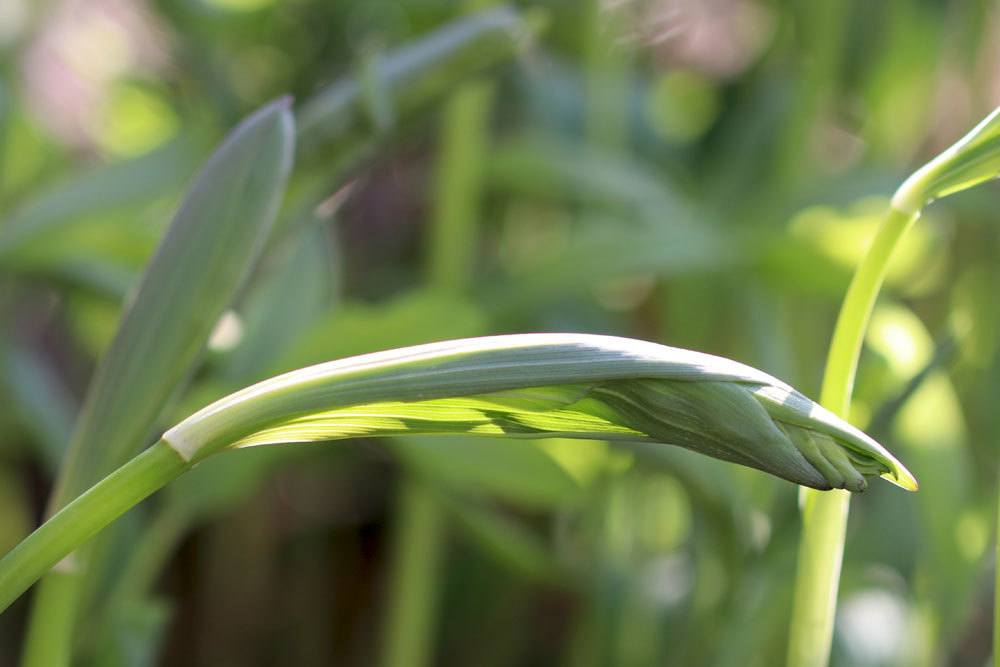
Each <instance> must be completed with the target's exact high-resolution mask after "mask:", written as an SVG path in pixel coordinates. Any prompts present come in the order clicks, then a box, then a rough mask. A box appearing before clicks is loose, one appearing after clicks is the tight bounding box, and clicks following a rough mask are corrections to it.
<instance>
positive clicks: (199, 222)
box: [52, 98, 294, 509]
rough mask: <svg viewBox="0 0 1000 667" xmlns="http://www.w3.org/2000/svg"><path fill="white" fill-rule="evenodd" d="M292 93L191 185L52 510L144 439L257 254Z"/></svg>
mask: <svg viewBox="0 0 1000 667" xmlns="http://www.w3.org/2000/svg"><path fill="white" fill-rule="evenodd" d="M289 107H290V100H289V99H287V98H285V99H281V100H278V101H276V102H273V103H271V104H269V105H268V106H266V107H264V108H263V109H261V110H259V111H258V112H256V113H255V114H253V115H252V116H250V117H249V118H247V119H246V120H245V121H244V122H243V123H241V124H240V125H239V126H238V127H237V128H236V129H235V130H233V132H232V133H231V134H230V135H229V137H228V138H227V139H226V141H225V142H224V143H223V144H222V145H221V146H220V147H219V148H218V150H217V151H216V152H215V154H214V155H213V156H212V157H211V158H210V159H209V161H208V162H207V164H206V165H205V167H204V168H203V169H202V171H201V173H200V174H199V175H198V177H197V178H196V179H195V181H194V183H193V184H192V185H191V187H190V188H189V190H188V193H187V196H186V197H185V199H184V202H183V204H182V205H181V207H180V209H179V210H178V212H177V214H176V216H175V218H174V220H173V222H172V223H171V225H170V228H169V230H168V231H167V233H166V236H165V237H164V239H163V240H162V242H161V243H160V246H159V248H158V249H157V251H156V254H155V256H154V257H153V259H152V261H151V262H150V264H149V266H148V267H147V269H146V272H145V275H144V276H143V278H142V281H141V283H140V285H139V287H138V289H137V290H136V292H135V294H134V295H133V296H132V297H131V299H130V303H129V304H128V306H127V309H126V312H125V315H124V317H123V319H122V322H121V324H120V326H119V329H118V332H117V334H116V335H115V338H114V340H113V342H112V343H111V347H110V348H109V349H108V351H107V353H106V354H105V355H104V357H103V358H102V359H101V361H100V363H99V365H98V368H97V370H96V372H95V375H94V378H93V380H92V383H91V386H90V388H89V390H88V393H87V397H86V402H85V405H84V408H83V412H82V414H81V416H80V419H79V421H78V423H77V426H76V429H75V432H74V437H73V441H72V443H71V445H70V451H69V454H68V458H67V460H66V463H65V465H64V466H63V469H62V471H61V476H60V479H59V482H58V486H57V491H56V493H55V495H54V497H53V503H52V504H53V508H54V509H57V508H58V507H61V506H62V505H64V504H65V503H66V502H67V501H68V500H70V499H72V498H73V497H74V496H76V495H78V494H79V493H81V492H83V491H84V490H85V489H86V488H87V487H88V486H89V485H90V484H92V483H93V482H95V481H97V479H99V478H100V476H101V475H103V474H104V473H106V472H108V471H109V470H110V469H112V468H113V467H114V466H116V465H118V464H120V463H121V462H123V461H124V460H126V459H127V458H128V456H129V455H130V454H132V453H133V451H134V450H135V449H137V448H139V447H141V446H142V444H143V443H144V442H145V440H146V437H147V436H148V435H149V432H150V429H151V427H152V425H153V422H154V421H155V419H156V417H157V416H158V414H159V412H160V411H161V410H162V408H163V405H164V403H165V401H166V400H167V398H168V397H169V396H170V394H171V392H173V391H174V389H175V388H176V387H177V385H178V384H179V383H180V382H181V381H182V380H183V379H184V377H185V376H187V375H188V374H189V373H190V371H191V368H192V366H193V364H194V362H195V360H196V359H197V357H198V354H199V352H200V351H201V349H202V347H203V346H204V344H205V341H206V340H207V338H208V336H209V334H210V333H211V331H212V327H213V326H214V325H215V322H216V320H217V319H218V317H219V315H220V314H221V313H222V312H223V310H224V309H225V308H226V306H227V305H228V304H229V303H230V301H231V300H232V298H233V295H234V294H235V292H236V291H237V289H238V288H239V286H240V284H241V283H242V281H243V279H244V278H245V276H246V275H247V272H248V270H249V268H250V266H251V265H252V264H253V262H254V261H255V259H256V258H257V256H258V254H259V252H260V250H261V248H262V246H263V244H264V241H265V240H266V238H267V236H268V233H269V231H270V229H271V225H272V223H273V221H274V218H275V215H276V213H277V209H278V205H279V203H280V201H281V197H282V194H283V192H284V188H285V183H286V180H287V178H288V173H289V171H290V169H291V164H292V152H293V147H294V123H293V119H292V115H291V112H290V109H289Z"/></svg>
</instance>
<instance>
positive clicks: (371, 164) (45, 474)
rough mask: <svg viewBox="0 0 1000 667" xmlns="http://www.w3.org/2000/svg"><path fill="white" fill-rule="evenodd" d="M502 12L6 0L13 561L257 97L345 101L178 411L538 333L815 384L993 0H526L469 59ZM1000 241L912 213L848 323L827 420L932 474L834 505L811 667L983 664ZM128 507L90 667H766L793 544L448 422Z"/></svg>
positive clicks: (770, 495) (988, 86) (990, 43)
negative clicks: (369, 365) (98, 381)
mask: <svg viewBox="0 0 1000 667" xmlns="http://www.w3.org/2000/svg"><path fill="white" fill-rule="evenodd" d="M489 4H490V3H487V2H466V3H459V2H448V1H445V0H405V1H404V0H395V1H394V0H354V1H351V0H340V1H338V2H324V1H322V0H144V1H141V2H140V1H137V0H46V1H42V2H36V1H34V0H2V1H0V552H3V551H6V550H7V549H8V548H10V547H11V546H13V545H14V544H15V543H17V542H18V541H19V540H20V539H22V538H23V537H24V536H25V535H26V534H27V533H28V532H29V530H30V529H31V528H32V527H33V526H34V525H35V524H36V523H37V522H38V521H39V520H40V519H41V517H42V515H43V512H44V504H45V499H46V498H47V496H48V493H49V490H50V487H51V483H52V480H53V476H54V471H55V470H56V468H57V466H58V465H59V461H60V459H61V456H62V452H63V449H64V448H65V446H66V443H67V441H68V439H69V434H70V431H71V429H72V424H73V420H74V417H75V414H76V412H77V410H78V407H79V405H80V402H81V399H82V397H83V395H84V392H85V391H86V388H87V384H88V380H89V377H90V374H91V372H92V369H93V368H94V365H95V362H96V359H98V358H99V356H100V354H101V352H102V350H103V349H104V348H105V347H106V346H107V345H108V343H109V342H110V339H111V337H112V335H113V334H114V331H115V327H116V324H117V321H118V318H119V315H120V313H121V307H122V303H123V301H124V299H125V298H126V296H127V295H128V294H129V292H130V290H131V289H132V288H133V286H134V285H135V283H136V280H137V278H138V276H139V275H140V273H141V270H142V268H143V266H144V265H145V263H146V261H147V260H148V258H149V256H150V254H151V252H152V250H153V249H154V247H155V245H156V242H157V240H158V239H159V237H160V235H161V234H162V232H163V230H164V228H165V226H166V225H167V224H168V223H169V221H170V218H171V216H172V214H173V211H174V210H175V207H176V205H177V203H178V200H179V197H180V195H181V193H182V192H183V189H184V187H185V185H186V184H187V183H188V182H190V180H191V178H192V177H193V175H194V174H195V172H196V170H197V168H198V165H199V164H200V163H201V162H202V161H203V160H204V159H205V158H206V157H207V156H208V155H209V154H210V152H211V150H212V147H213V146H214V145H215V143H216V142H218V141H219V140H220V138H221V137H222V136H223V135H224V133H225V132H226V131H227V130H228V129H229V128H231V127H232V126H233V125H234V124H235V123H236V122H238V120H239V119H240V118H242V117H243V116H244V115H246V114H247V113H249V112H250V111H252V110H253V109H255V108H257V107H258V106H260V105H261V104H263V103H264V102H266V101H268V100H270V99H273V98H275V97H277V96H280V95H282V94H285V93H291V94H293V95H294V96H295V97H296V99H297V103H301V102H303V101H305V100H309V99H310V98H311V96H313V95H315V94H316V93H317V91H321V90H324V89H328V87H329V86H331V85H334V86H338V85H339V86H341V87H340V88H337V89H336V90H340V91H341V93H342V95H341V96H342V98H343V99H342V100H341V102H342V103H343V105H344V109H345V111H344V113H343V117H344V122H343V127H341V128H340V129H338V130H337V132H336V133H335V134H336V136H335V137H334V139H335V141H332V142H329V141H328V142H326V143H323V145H322V146H312V145H300V146H299V148H298V152H299V155H298V160H297V164H296V169H295V173H294V175H293V180H292V184H291V188H290V190H289V194H288V196H287V197H286V199H285V205H284V208H283V210H282V213H281V215H280V218H279V223H278V225H277V229H276V231H275V234H274V237H273V238H272V240H271V242H270V243H269V245H268V248H267V250H266V251H265V254H264V256H263V259H262V260H261V262H260V263H259V265H258V266H257V267H255V270H254V272H253V275H252V277H251V279H250V281H249V282H248V284H247V286H246V287H245V289H244V290H243V291H242V293H241V294H240V296H239V298H238V299H237V300H236V302H234V303H233V306H232V310H231V311H230V312H228V313H227V314H226V315H225V316H224V317H223V318H222V320H220V322H219V325H218V326H217V327H216V330H215V333H214V334H213V336H212V339H211V341H210V342H209V344H208V350H207V351H206V353H205V355H204V357H203V360H202V362H201V364H200V365H199V367H198V369H197V371H196V372H195V374H194V375H193V376H192V377H191V379H190V381H189V382H188V384H187V385H186V386H185V387H184V389H183V391H182V392H180V393H179V395H178V396H177V397H176V399H175V401H173V402H172V404H171V405H169V406H165V409H164V414H163V419H162V423H163V425H164V426H167V425H169V424H171V423H173V422H174V421H176V420H177V419H179V418H181V417H183V416H186V415H187V414H189V413H190V412H191V411H193V410H194V409H196V408H198V407H200V406H202V405H204V404H205V403H207V402H208V401H210V400H213V399H214V398H216V397H218V396H220V395H223V394H225V393H227V392H229V391H232V390H234V389H237V388H239V387H241V386H245V385H246V384H249V383H251V382H253V381H256V380H259V379H262V378H265V377H268V376H270V375H272V374H274V373H276V372H279V371H282V370H287V369H291V368H296V367H299V366H302V365H305V364H308V363H313V362H317V361H322V360H327V359H332V358H337V357H342V356H347V355H351V354H357V353H362V352H367V351H372V350H378V349H385V348H390V347H395V346H401V345H408V344H415V343H421V342H427V341H433V340H439V339H446V338H457V337H465V336H474V335H482V334H489V333H505V332H524V331H579V332H599V333H611V334H618V335H625V336H632V337H638V338H644V339H649V340H655V341H659V342H663V343H666V344H669V345H674V346H679V347H688V348H694V349H697V350H702V351H705V352H710V353H714V354H720V355H724V356H728V357H732V358H735V359H737V360H740V361H743V362H745V363H748V364H751V365H753V366H756V367H759V368H761V369H763V370H765V371H767V372H769V373H771V374H773V375H776V376H778V377H780V378H782V379H784V380H786V381H788V382H789V383H791V384H793V385H794V386H796V387H797V388H799V389H800V390H802V391H803V392H804V393H806V394H807V395H809V396H811V397H814V398H815V397H817V394H818V389H819V384H820V379H821V375H822V370H823V363H824V357H825V350H826V347H827V345H828V343H829V338H830V333H831V330H832V326H833V322H834V317H835V315H836V312H837V308H838V305H839V302H840V299H841V297H842V295H843V293H844V290H845V288H846V285H847V281H848V279H849V277H850V274H851V271H852V268H853V267H854V266H855V264H856V263H857V261H858V260H859V259H860V257H861V254H862V253H863V252H864V250H865V246H866V241H867V239H868V238H869V237H870V236H871V234H872V233H873V230H874V228H875V226H876V224H877V223H878V220H879V216H880V215H881V214H882V212H883V211H884V210H885V207H886V205H887V202H888V196H889V195H891V193H892V191H893V190H894V189H895V187H896V186H897V185H898V184H899V183H900V182H901V181H902V179H903V178H905V176H906V175H907V174H909V173H910V172H911V171H912V170H913V169H915V168H916V167H918V166H920V165H921V164H922V163H923V161H925V160H926V159H928V158H929V157H931V156H933V155H934V154H935V153H936V152H937V151H939V150H941V149H942V148H944V147H946V146H947V145H949V144H950V143H951V142H953V141H954V140H955V139H957V138H958V137H959V136H961V135H962V134H964V132H965V131H966V130H967V129H968V128H970V127H971V126H972V125H974V124H975V123H976V122H978V120H979V119H981V118H982V117H983V116H984V115H985V114H986V113H987V112H989V111H990V110H991V109H993V108H994V107H995V106H996V105H998V104H1000V42H998V41H997V39H996V35H997V34H1000V3H997V2H996V1H995V0H965V1H957V0H953V1H945V0H889V1H886V2H868V1H867V0H813V1H810V2H793V1H783V0H710V1H709V0H548V1H544V0H539V1H537V2H527V1H526V2H520V3H517V4H516V5H515V6H514V7H513V9H512V10H509V11H515V12H518V14H519V16H520V18H517V17H514V18H515V19H516V21H517V22H518V23H519V25H520V26H521V28H523V30H521V29H519V30H518V31H517V32H516V34H515V33H514V32H511V31H509V30H504V31H500V32H501V33H502V35H501V37H500V38H498V37H497V36H496V34H493V33H490V34H492V36H490V34H486V33H484V35H485V36H484V37H482V38H480V37H476V36H475V35H474V34H473V35H472V36H471V37H470V36H469V35H468V34H466V35H465V37H466V38H467V39H466V40H465V42H463V43H461V44H459V43H458V42H457V41H456V39H454V37H455V34H454V32H449V28H448V27H447V26H449V25H452V24H453V23H454V22H455V21H463V20H464V21H468V20H475V19H468V18H467V17H468V15H469V13H470V12H471V11H473V10H479V9H482V8H485V7H486V6H488V5H489ZM504 15H505V16H508V17H510V16H512V15H509V14H504ZM466 25H468V24H466ZM442 31H443V32H442ZM495 32H496V31H494V33H495ZM449 40H450V41H449ZM498 45H499V46H498ZM452 52H454V53H455V54H457V56H456V57H440V58H438V59H437V60H435V54H437V55H438V56H440V55H441V54H444V55H445V56H447V54H448V53H452ZM428 54H430V55H428ZM338 81H340V82H341V83H340V84H337V83H336V82H338ZM416 84H419V85H416ZM299 108H301V106H299ZM998 217H1000V187H997V185H995V184H989V185H987V186H985V187H981V188H978V189H976V190H974V191H971V192H968V193H965V194H962V195H959V196H956V197H954V198H951V199H949V200H948V201H947V202H945V203H941V204H936V205H934V206H932V207H931V208H930V209H929V211H928V212H927V215H926V216H925V217H924V218H923V219H922V220H921V221H920V222H919V224H917V225H916V226H915V228H914V229H913V230H912V232H911V233H910V235H909V236H908V237H907V239H906V241H905V243H904V245H903V247H902V248H901V250H900V251H899V253H898V256H897V257H896V259H895V262H894V265H893V267H892V270H891V273H890V276H889V279H888V283H887V286H886V289H885V291H884V294H883V297H882V298H881V300H880V302H879V304H878V307H877V310H876V312H875V315H874V318H873V321H872V327H871V331H870V334H869V336H868V339H867V345H866V347H865V349H864V352H863V356H862V361H861V368H860V373H859V378H858V386H857V391H856V402H855V404H854V406H853V414H852V420H853V422H854V423H856V424H858V425H859V426H861V427H863V428H865V429H866V430H868V432H869V433H871V434H872V435H873V436H875V437H876V438H878V439H880V440H881V441H882V442H883V443H885V444H886V446H887V447H889V448H890V449H891V450H892V451H894V452H895V453H896V454H897V455H898V456H899V457H900V458H901V459H902V460H903V461H904V462H906V464H907V465H908V467H909V468H910V469H911V470H912V471H913V472H914V473H915V474H916V476H917V477H918V479H919V480H920V482H921V490H920V492H919V493H918V494H915V495H912V494H907V493H904V492H903V491H901V490H899V489H897V488H895V487H892V486H890V485H889V484H883V483H873V484H872V485H871V488H870V490H869V491H868V492H867V493H865V494H864V495H862V496H856V497H855V500H854V503H853V507H852V516H851V521H850V525H849V532H848V543H847V550H846V555H845V561H844V570H843V580H842V587H841V594H840V606H839V610H838V615H837V625H836V631H835V638H834V656H833V664H835V665H859V666H866V665H873V666H874V665H963V666H964V665H970V666H979V665H984V664H986V662H987V660H988V659H989V657H990V655H991V640H990V632H991V621H992V611H991V606H992V583H991V578H992V572H993V567H994V559H993V556H992V548H991V545H992V543H993V540H994V539H995V531H994V525H995V522H994V511H995V510H994V507H995V505H996V496H997V476H996V474H995V473H996V470H997V468H998V463H1000V462H998V455H1000V449H998V440H1000V412H998V410H997V409H996V401H997V396H998V395H1000V358H998V355H997V348H998V344H1000V307H998V301H997V296H996V293H997V288H998V286H1000V262H998V258H1000V226H998V224H997V222H998V220H997V218H998ZM124 521H125V523H126V526H127V530H128V531H129V532H128V536H129V539H128V540H127V541H126V542H125V544H124V547H123V548H121V549H119V552H117V553H116V554H114V559H115V561H114V562H115V567H114V568H113V570H112V574H111V575H110V576H109V577H108V580H107V581H104V582H101V583H100V586H101V591H103V592H102V593H101V594H100V595H96V596H94V600H95V601H94V602H93V604H92V605H91V608H90V609H88V612H87V613H86V614H85V617H84V619H83V621H82V624H81V627H80V636H79V642H78V644H79V648H78V651H79V655H80V660H81V664H87V665H147V664H148V665H157V664H158V665H226V664H240V665H277V664H282V665H289V664H294V665H326V664H331V663H333V662H336V663H338V664H347V665H370V664H379V665H384V666H386V667H403V666H414V667H420V666H422V665H470V664H473V665H483V666H490V665H496V666H500V665H560V664H565V665H625V666H631V665H654V664H655V665H718V666H730V665H731V666H737V665H739V666H744V665H750V666H769V665H776V664H781V663H782V662H783V660H784V652H785V646H786V641H787V627H788V618H789V614H790V606H791V586H792V581H793V574H794V566H795V550H796V545H797V540H798V535H799V517H798V507H797V489H796V487H794V486H793V485H791V484H789V483H787V482H784V481H781V480H778V479H774V478H771V477H768V476H766V475H764V474H763V473H759V472H756V471H751V470H748V469H744V468H740V467H737V466H735V465H729V464H725V463H721V462H718V461H714V460H710V459H708V458H705V457H701V456H698V455H694V454H690V453H687V452H684V451H681V450H679V449H676V450H675V449H672V448H664V447H612V446H610V445H608V444H607V443H602V442H582V441H562V440H542V441H521V440H519V441H512V440H507V441H503V440H491V439H466V438H457V437H456V438H443V439H426V438H425V439H413V440H410V439H402V438H401V439H393V440H358V441H354V440H351V441H342V442H337V443H332V444H328V445H308V446H306V445H303V446H292V447H279V448H273V449H269V448H259V449H255V450H249V451H244V452H239V453H236V454H235V455H228V454H227V455H224V456H221V457H219V458H217V459H215V460H212V461H209V462H207V463H205V464H204V465H202V466H200V467H199V468H198V469H197V470H196V471H194V472H193V473H191V474H190V475H188V476H186V477H185V478H183V479H182V480H180V481H179V482H178V483H176V484H175V485H173V486H172V487H170V488H169V489H167V490H165V491H164V492H162V493H160V494H158V495H157V496H155V497H154V498H152V499H151V500H150V501H148V502H146V503H145V504H143V505H142V506H141V507H139V508H137V510H136V511H133V512H132V513H130V514H129V515H128V516H127V517H126V518H125V519H124ZM29 602H30V596H26V597H25V598H24V599H22V600H20V601H19V602H18V603H17V604H16V605H15V606H14V607H12V608H11V610H10V611H8V612H7V613H5V614H4V615H3V616H2V617H0V665H8V664H10V665H13V664H15V662H16V655H17V653H18V651H19V650H20V645H21V641H22V638H23V636H24V632H25V625H26V616H27V612H28V608H29Z"/></svg>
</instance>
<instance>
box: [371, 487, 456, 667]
mask: <svg viewBox="0 0 1000 667" xmlns="http://www.w3.org/2000/svg"><path fill="white" fill-rule="evenodd" d="M444 518H445V517H444V512H443V510H442V508H441V502H440V500H439V499H438V498H437V497H435V496H434V493H433V492H432V491H431V489H430V488H428V486H427V485H426V484H425V483H424V482H423V481H421V480H416V479H412V478H408V479H405V480H404V481H403V483H402V486H401V488H400V495H399V514H398V518H397V522H396V537H395V546H394V552H393V562H392V582H391V586H390V590H391V591H392V600H391V603H390V606H389V617H388V623H387V630H386V632H387V635H386V653H385V655H384V657H383V658H382V664H383V665H384V666H385V667H415V666H418V665H426V664H428V663H429V662H430V658H431V648H432V646H433V638H434V629H435V627H436V625H437V623H436V622H435V621H436V618H437V607H438V600H439V595H440V587H439V586H438V579H439V575H440V571H441V555H442V552H443V550H444V544H445V541H444V540H443V539H442V538H443V535H444V529H445V525H444Z"/></svg>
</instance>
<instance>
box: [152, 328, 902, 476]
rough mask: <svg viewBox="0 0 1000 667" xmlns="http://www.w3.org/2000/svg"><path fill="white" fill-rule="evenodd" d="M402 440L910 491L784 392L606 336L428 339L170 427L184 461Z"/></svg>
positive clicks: (300, 375) (722, 362)
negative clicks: (652, 445)
mask: <svg viewBox="0 0 1000 667" xmlns="http://www.w3.org/2000/svg"><path fill="white" fill-rule="evenodd" d="M401 433H436V434H442V433H470V434H480V435H483V434H485V435H501V434H505V435H513V436H517V437H541V436H561V437H577V438H598V439H610V440H627V441H643V440H646V441H653V442H660V443H664V444H674V445H679V446H682V447H687V448H689V449H693V450H695V451H699V452H701V453H703V454H707V455H709V456H714V457H716V458H721V459H724V460H727V461H734V462H737V463H741V464H743V465H747V466H750V467H754V468H758V469H760V470H764V471H767V472H770V473H771V474H774V475H777V476H778V477H782V478H784V479H788V480H790V481H793V482H796V483H798V484H803V485H806V486H812V487H815V488H819V489H829V488H847V489H850V490H854V491H860V490H863V489H864V488H865V487H866V482H865V479H864V477H865V476H866V475H882V476H884V477H886V478H887V479H890V480H891V481H894V482H895V483H897V484H899V485H900V486H903V487H904V488H909V489H915V488H916V482H915V480H914V479H913V477H912V475H910V473H909V472H908V471H907V470H906V469H905V468H904V467H903V466H902V464H900V463H899V462H898V461H896V459H895V458H894V457H893V456H892V455H891V454H890V453H889V452H888V451H886V450H885V449H884V448H883V447H882V446H881V445H879V444H878V443H876V442H875V441H874V440H872V439H871V438H869V437H868V436H866V435H865V434H864V433H862V432H861V431H859V430H857V429H855V428H854V427H852V426H851V425H849V424H847V423H846V422H844V421H843V420H841V419H840V418H838V417H836V416H834V415H833V414H832V413H830V412H828V411H827V410H825V409H823V408H822V407H820V406H819V405H817V404H816V403H813V402H812V401H810V400H809V399H807V398H806V397H805V396H803V395H802V394H800V393H798V392H796V391H795V390H794V389H792V388H791V387H789V386H788V385H786V384H784V383H783V382H781V381H779V380H776V379H774V378H772V377H770V376H769V375H767V374H765V373H762V372H760V371H758V370H755V369H753V368H750V367H749V366H744V365H743V364H739V363H737V362H734V361H731V360H728V359H723V358H721V357H713V356H711V355H706V354H701V353H698V352H692V351H690V350H680V349H677V348H670V347H665V346H662V345H656V344H654V343H647V342H643V341H635V340H630V339H624V338H614V337H609V336H589V335H578V334H524V335H514V336H496V337H486V338H473V339H466V340H459V341H448V342H443V343H433V344H429V345H422V346H417V347H411V348H403V349H399V350H391V351H388V352H381V353H375V354H370V355H362V356H360V357H353V358H350V359H344V360H340V361H334V362H328V363H325V364H319V365H317V366H311V367H308V368H303V369H300V370H298V371H292V372H291V373H286V374H284V375H280V376H277V377H274V378H271V379H270V380H265V381H264V382H261V383H258V384H256V385H253V386H251V387H248V388H246V389H244V390H242V391H239V392H236V393H235V394H232V395H230V396H228V397H226V398H223V399H221V400H219V401H217V402H215V403H213V404H212V405H209V406H208V407H206V408H204V409H202V410H201V411H199V412H197V413H195V414H194V415H192V416H191V417H189V418H188V419H186V420H184V421H182V422H181V423H180V424H178V425H177V426H175V427H174V428H172V429H170V430H169V431H167V432H166V433H165V434H164V436H163V440H164V441H165V442H166V443H167V444H169V445H170V446H171V447H173V448H174V449H175V450H176V451H177V452H178V453H179V454H180V455H181V456H182V458H184V459H185V460H187V461H189V462H192V463H193V462H196V461H198V460H201V459H203V458H204V457H205V456H208V455H210V454H211V453H213V452H216V451H219V450H222V449H227V448H231V447H246V446H254V445H263V444H279V443H283V442H309V441H318V440H332V439H338V438H347V437H354V436H360V435H365V436H371V435H391V434H401Z"/></svg>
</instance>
